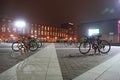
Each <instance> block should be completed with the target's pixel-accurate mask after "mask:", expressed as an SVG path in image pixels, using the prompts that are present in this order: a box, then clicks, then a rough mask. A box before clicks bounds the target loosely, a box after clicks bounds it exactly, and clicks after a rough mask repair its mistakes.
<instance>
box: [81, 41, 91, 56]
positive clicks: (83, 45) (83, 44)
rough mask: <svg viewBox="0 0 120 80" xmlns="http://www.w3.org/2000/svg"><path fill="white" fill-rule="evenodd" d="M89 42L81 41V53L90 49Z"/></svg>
mask: <svg viewBox="0 0 120 80" xmlns="http://www.w3.org/2000/svg"><path fill="white" fill-rule="evenodd" d="M90 49H91V44H90V43H89V42H81V43H80V46H79V51H80V53H81V54H86V53H88V52H89V51H90Z"/></svg>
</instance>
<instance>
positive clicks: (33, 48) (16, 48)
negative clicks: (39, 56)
mask: <svg viewBox="0 0 120 80" xmlns="http://www.w3.org/2000/svg"><path fill="white" fill-rule="evenodd" d="M28 46H29V50H30V51H36V50H37V49H38V44H37V42H35V41H34V40H29V44H28ZM19 47H20V48H25V47H26V46H25V44H24V39H23V40H22V41H21V43H19V42H18V41H16V42H13V43H12V46H11V48H12V50H13V51H16V52H17V51H19Z"/></svg>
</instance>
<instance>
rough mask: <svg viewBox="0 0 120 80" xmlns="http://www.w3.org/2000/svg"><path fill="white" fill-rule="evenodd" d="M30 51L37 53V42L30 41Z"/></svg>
mask: <svg viewBox="0 0 120 80" xmlns="http://www.w3.org/2000/svg"><path fill="white" fill-rule="evenodd" d="M29 49H30V51H36V50H37V49H38V44H37V42H34V41H30V43H29Z"/></svg>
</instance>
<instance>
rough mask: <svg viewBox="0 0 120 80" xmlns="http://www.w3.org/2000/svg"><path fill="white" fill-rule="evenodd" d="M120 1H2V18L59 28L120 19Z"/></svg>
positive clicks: (0, 11) (0, 12) (0, 6)
mask: <svg viewBox="0 0 120 80" xmlns="http://www.w3.org/2000/svg"><path fill="white" fill-rule="evenodd" d="M119 8H120V0H2V1H0V16H9V17H15V18H20V17H21V18H25V19H29V20H32V22H34V23H39V24H45V25H53V26H59V25H60V24H62V23H64V22H74V23H75V24H79V23H80V22H83V21H91V20H93V21H94V20H101V19H109V18H116V17H118V16H119V17H120V9H119Z"/></svg>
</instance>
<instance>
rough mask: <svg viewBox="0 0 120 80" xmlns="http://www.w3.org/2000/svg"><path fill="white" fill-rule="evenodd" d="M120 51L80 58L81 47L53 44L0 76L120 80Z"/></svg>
mask: <svg viewBox="0 0 120 80" xmlns="http://www.w3.org/2000/svg"><path fill="white" fill-rule="evenodd" d="M119 52H120V48H119V47H116V46H113V47H112V48H111V51H110V52H109V53H108V54H101V55H92V56H91V55H90V54H92V53H93V51H92V50H91V51H90V53H89V54H87V55H82V54H80V52H79V50H78V48H77V47H74V46H69V47H64V45H61V44H60V45H59V44H54V43H51V44H49V45H48V46H46V47H45V48H43V49H41V50H39V51H38V52H36V53H35V54H33V55H31V56H29V57H27V58H25V59H24V60H22V61H20V62H18V63H17V64H14V66H13V67H11V68H9V69H7V70H5V71H4V72H2V73H1V74H0V80H120V77H119V76H120V71H119V67H120V59H119V57H120V54H119Z"/></svg>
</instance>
